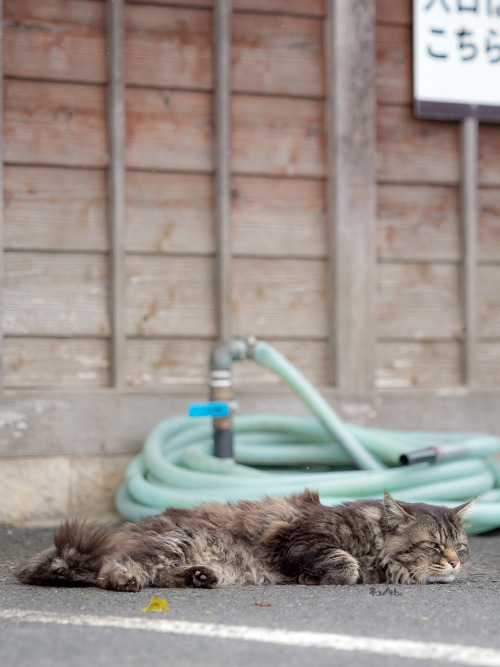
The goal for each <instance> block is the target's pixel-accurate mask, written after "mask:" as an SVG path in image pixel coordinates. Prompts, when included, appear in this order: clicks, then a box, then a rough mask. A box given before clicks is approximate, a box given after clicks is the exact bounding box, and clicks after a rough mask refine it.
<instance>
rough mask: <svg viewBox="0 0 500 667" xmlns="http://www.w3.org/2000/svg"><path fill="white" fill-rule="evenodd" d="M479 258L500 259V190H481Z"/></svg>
mask: <svg viewBox="0 0 500 667" xmlns="http://www.w3.org/2000/svg"><path fill="white" fill-rule="evenodd" d="M479 259H481V260H488V261H492V260H493V261H500V190H498V189H496V188H495V189H486V188H482V189H480V190H479Z"/></svg>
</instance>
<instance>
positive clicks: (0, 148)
mask: <svg viewBox="0 0 500 667" xmlns="http://www.w3.org/2000/svg"><path fill="white" fill-rule="evenodd" d="M0 16H1V17H2V18H3V0H0ZM3 252H4V251H3V35H2V31H0V395H1V394H2V389H3V384H4V382H3V380H4V364H3V356H4V346H3V332H2V329H3V327H2V323H3V275H4V268H3Z"/></svg>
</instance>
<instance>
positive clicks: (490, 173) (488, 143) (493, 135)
mask: <svg viewBox="0 0 500 667" xmlns="http://www.w3.org/2000/svg"><path fill="white" fill-rule="evenodd" d="M499 155H500V127H499V126H498V125H497V124H494V123H481V124H480V125H479V163H478V172H479V176H478V177H479V182H480V183H481V185H491V186H496V187H498V186H500V160H499V159H498V156H499Z"/></svg>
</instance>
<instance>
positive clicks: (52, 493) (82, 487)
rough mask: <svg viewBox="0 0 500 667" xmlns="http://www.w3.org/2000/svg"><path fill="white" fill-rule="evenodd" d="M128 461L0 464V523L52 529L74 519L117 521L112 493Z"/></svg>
mask: <svg viewBox="0 0 500 667" xmlns="http://www.w3.org/2000/svg"><path fill="white" fill-rule="evenodd" d="M130 460H131V457H130V456H102V457H89V458H69V457H62V456H61V457H43V458H42V457H37V458H35V457H33V458H13V459H0V480H1V482H0V523H14V524H50V523H57V522H59V521H60V520H61V519H65V518H68V517H71V516H73V515H75V514H81V515H84V516H88V517H90V518H91V519H97V520H100V521H113V522H116V521H118V520H119V517H118V514H117V512H116V509H115V505H114V496H115V493H116V491H117V489H118V487H119V485H120V484H121V482H122V480H123V476H124V473H125V469H126V467H127V465H128V463H129V462H130Z"/></svg>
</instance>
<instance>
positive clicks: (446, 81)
mask: <svg viewBox="0 0 500 667" xmlns="http://www.w3.org/2000/svg"><path fill="white" fill-rule="evenodd" d="M413 35H414V44H413V54H414V57H413V68H414V98H415V111H416V114H417V115H418V116H420V117H427V118H429V117H431V118H451V119H460V118H464V117H466V116H475V117H477V118H479V119H480V120H490V121H500V0H413Z"/></svg>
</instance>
